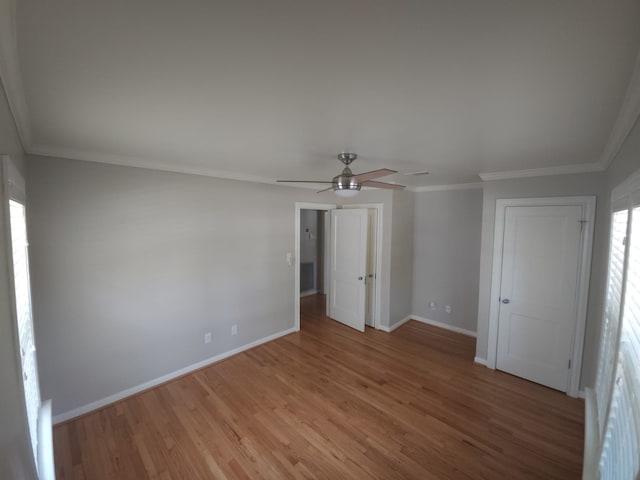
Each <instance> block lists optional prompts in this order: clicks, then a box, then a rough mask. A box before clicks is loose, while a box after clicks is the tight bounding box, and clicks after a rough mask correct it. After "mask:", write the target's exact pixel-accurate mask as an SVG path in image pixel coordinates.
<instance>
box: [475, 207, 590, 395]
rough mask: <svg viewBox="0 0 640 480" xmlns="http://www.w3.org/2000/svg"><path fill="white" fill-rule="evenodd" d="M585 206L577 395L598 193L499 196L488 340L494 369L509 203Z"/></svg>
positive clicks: (572, 386) (573, 385) (573, 371)
mask: <svg viewBox="0 0 640 480" xmlns="http://www.w3.org/2000/svg"><path fill="white" fill-rule="evenodd" d="M554 205H557V206H571V205H578V206H581V207H583V221H586V223H585V224H584V225H585V230H584V234H583V235H581V239H580V247H579V249H580V250H579V252H578V259H579V260H578V262H579V263H578V284H577V288H576V296H577V298H576V300H577V302H576V305H577V308H576V319H575V320H576V321H575V331H574V335H573V345H572V354H571V368H570V372H569V384H568V385H567V390H566V393H567V395H569V396H571V397H577V396H578V389H579V387H580V373H581V371H582V350H583V347H584V333H585V326H586V318H587V302H588V299H589V277H590V273H591V252H592V249H593V234H594V220H595V211H596V197H595V196H576V197H539V198H500V199H497V200H496V215H495V228H494V233H493V267H492V271H491V297H490V298H491V301H490V302H489V305H490V306H489V339H488V340H489V344H488V349H487V367H488V368H491V369H493V370H495V368H496V362H497V350H498V320H499V319H498V317H499V313H500V290H501V287H502V285H501V283H502V251H503V246H504V245H503V243H504V227H505V214H506V209H507V207H532V206H535V207H549V206H554Z"/></svg>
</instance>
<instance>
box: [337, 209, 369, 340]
mask: <svg viewBox="0 0 640 480" xmlns="http://www.w3.org/2000/svg"><path fill="white" fill-rule="evenodd" d="M367 235H368V217H367V210H366V209H342V210H332V211H331V294H330V305H329V307H330V308H329V316H330V317H331V318H333V319H334V320H337V321H339V322H341V323H344V324H345V325H348V326H350V327H352V328H355V329H356V330H360V331H361V332H364V317H365V299H366V290H365V288H366V287H365V281H364V277H365V274H366V266H367V263H366V262H367Z"/></svg>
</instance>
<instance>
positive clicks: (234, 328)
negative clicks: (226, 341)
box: [231, 325, 238, 335]
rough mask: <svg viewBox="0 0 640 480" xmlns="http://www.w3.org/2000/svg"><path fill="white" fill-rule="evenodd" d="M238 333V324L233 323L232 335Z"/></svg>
mask: <svg viewBox="0 0 640 480" xmlns="http://www.w3.org/2000/svg"><path fill="white" fill-rule="evenodd" d="M237 334H238V325H231V335H237Z"/></svg>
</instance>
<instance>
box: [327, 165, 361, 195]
mask: <svg viewBox="0 0 640 480" xmlns="http://www.w3.org/2000/svg"><path fill="white" fill-rule="evenodd" d="M332 183H333V189H334V190H360V188H361V187H362V185H361V184H360V183H358V181H357V180H356V178H355V177H354V176H353V173H352V172H351V169H350V168H349V167H345V168H344V170H342V173H341V174H340V175H337V176H335V177H333V180H332Z"/></svg>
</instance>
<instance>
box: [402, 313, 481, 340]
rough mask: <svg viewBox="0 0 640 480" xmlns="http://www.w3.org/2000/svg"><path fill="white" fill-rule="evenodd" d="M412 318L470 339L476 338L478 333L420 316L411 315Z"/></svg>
mask: <svg viewBox="0 0 640 480" xmlns="http://www.w3.org/2000/svg"><path fill="white" fill-rule="evenodd" d="M411 318H412V319H414V320H417V321H418V322H422V323H426V324H428V325H433V326H434V327H440V328H444V329H445V330H451V331H452V332H456V333H462V334H463V335H468V336H469V337H475V336H476V332H472V331H471V330H466V329H464V328H460V327H456V326H455V325H449V324H448V323H442V322H436V321H435V320H431V319H429V318H424V317H420V316H418V315H411Z"/></svg>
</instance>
